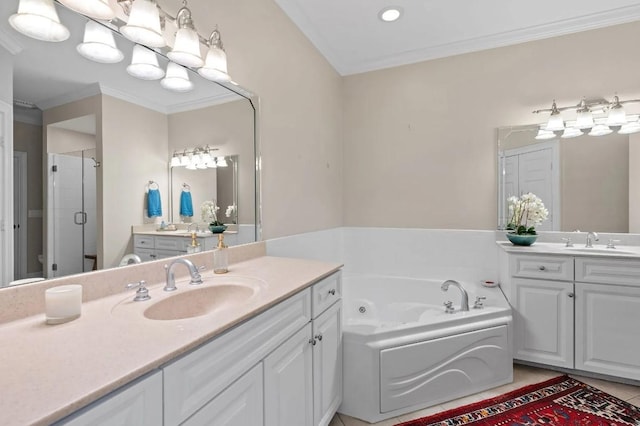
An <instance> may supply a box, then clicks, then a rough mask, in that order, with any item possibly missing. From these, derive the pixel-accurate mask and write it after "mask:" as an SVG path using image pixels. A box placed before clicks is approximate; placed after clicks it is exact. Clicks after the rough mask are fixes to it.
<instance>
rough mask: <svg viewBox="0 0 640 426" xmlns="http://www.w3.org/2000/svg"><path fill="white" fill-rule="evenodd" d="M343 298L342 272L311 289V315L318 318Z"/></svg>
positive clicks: (321, 281) (319, 282)
mask: <svg viewBox="0 0 640 426" xmlns="http://www.w3.org/2000/svg"><path fill="white" fill-rule="evenodd" d="M341 297H342V272H340V271H339V272H336V273H335V274H332V275H330V276H328V277H326V278H324V279H322V280H320V281H318V282H317V283H316V284H314V285H313V287H312V288H311V315H312V317H313V318H316V317H317V316H318V315H320V314H321V313H322V312H324V311H325V310H326V309H327V308H328V307H329V306H331V305H333V303H334V302H335V301H336V300H339V299H340V298H341Z"/></svg>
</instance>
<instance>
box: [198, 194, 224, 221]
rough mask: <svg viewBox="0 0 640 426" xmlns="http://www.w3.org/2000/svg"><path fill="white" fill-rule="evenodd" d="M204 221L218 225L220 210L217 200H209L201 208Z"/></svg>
mask: <svg viewBox="0 0 640 426" xmlns="http://www.w3.org/2000/svg"><path fill="white" fill-rule="evenodd" d="M200 210H201V216H202V221H203V222H207V223H210V224H216V225H217V224H218V213H217V212H218V210H220V207H218V206H217V205H216V200H207V201H205V202H204V203H202V205H201V206H200Z"/></svg>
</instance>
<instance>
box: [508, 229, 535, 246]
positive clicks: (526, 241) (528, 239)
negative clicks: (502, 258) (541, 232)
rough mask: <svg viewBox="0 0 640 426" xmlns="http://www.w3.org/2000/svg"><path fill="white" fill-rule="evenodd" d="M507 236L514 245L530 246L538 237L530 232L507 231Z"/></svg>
mask: <svg viewBox="0 0 640 426" xmlns="http://www.w3.org/2000/svg"><path fill="white" fill-rule="evenodd" d="M507 238H508V239H509V241H511V243H512V244H513V245H514V246H530V245H531V244H533V243H535V242H536V240H537V239H538V236H537V235H530V234H514V233H511V232H507Z"/></svg>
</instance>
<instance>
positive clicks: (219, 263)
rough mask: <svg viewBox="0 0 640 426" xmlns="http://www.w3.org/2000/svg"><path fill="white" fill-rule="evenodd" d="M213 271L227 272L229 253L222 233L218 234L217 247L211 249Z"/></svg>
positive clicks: (217, 272)
mask: <svg viewBox="0 0 640 426" xmlns="http://www.w3.org/2000/svg"><path fill="white" fill-rule="evenodd" d="M213 272H214V273H216V274H226V273H227V272H229V253H228V250H227V246H226V245H225V244H224V235H223V234H218V247H217V248H216V249H215V250H214V251H213Z"/></svg>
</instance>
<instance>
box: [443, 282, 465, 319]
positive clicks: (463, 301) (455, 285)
mask: <svg viewBox="0 0 640 426" xmlns="http://www.w3.org/2000/svg"><path fill="white" fill-rule="evenodd" d="M450 285H452V286H454V287H458V290H460V293H462V301H461V302H460V310H461V311H468V310H469V295H468V294H467V291H466V290H465V289H464V288H463V287H462V285H461V284H460V283H459V282H458V281H454V280H446V281H445V282H443V283H442V286H441V287H440V288H442V291H447V290H449V286H450Z"/></svg>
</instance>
